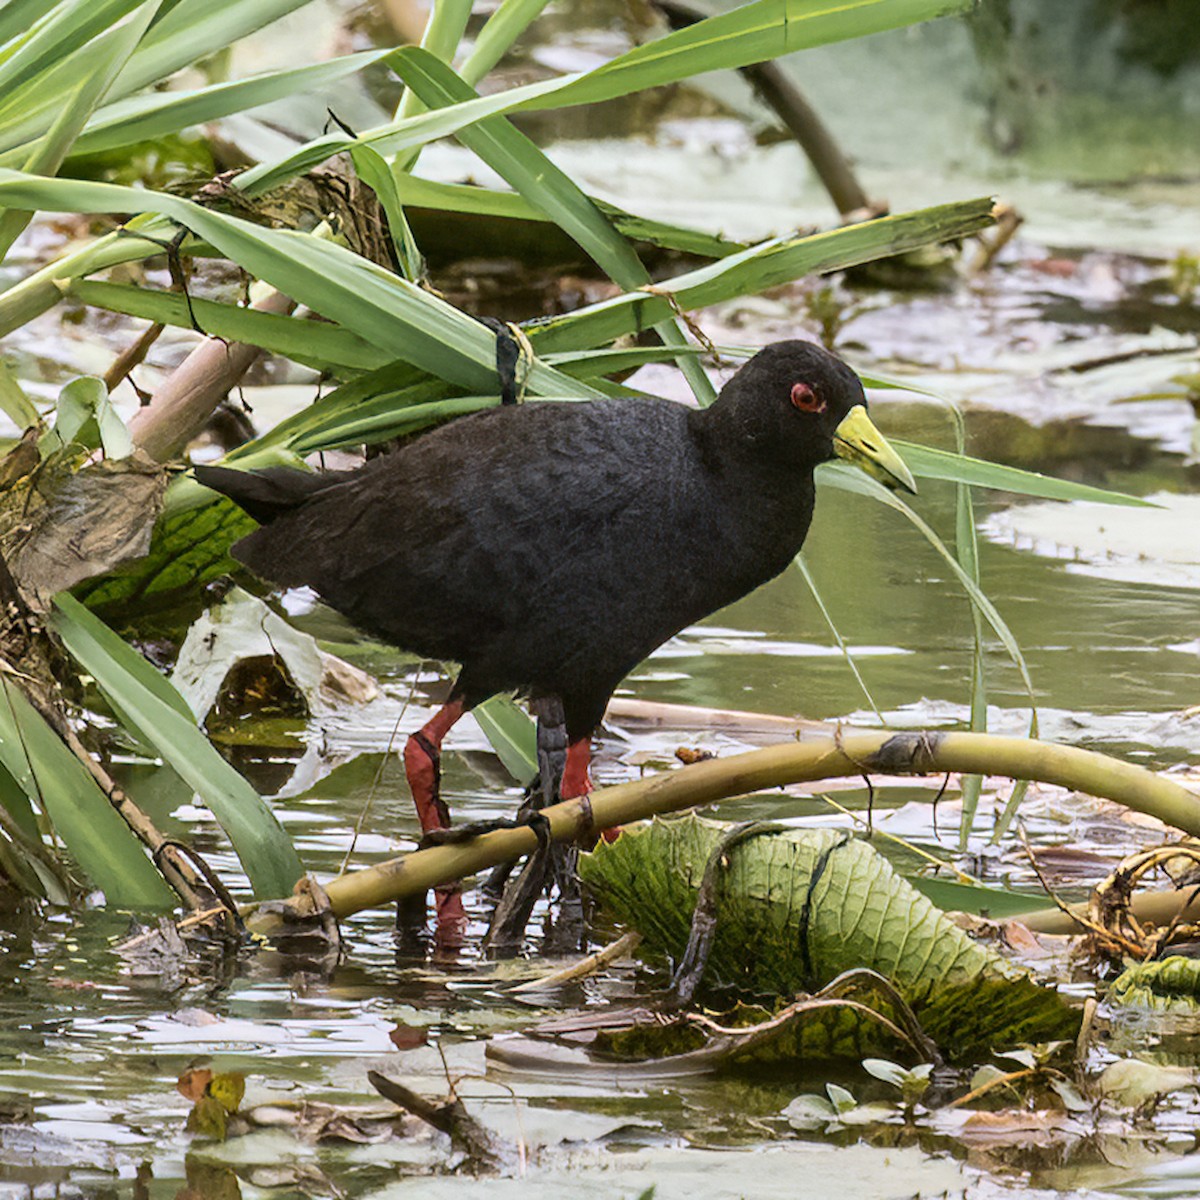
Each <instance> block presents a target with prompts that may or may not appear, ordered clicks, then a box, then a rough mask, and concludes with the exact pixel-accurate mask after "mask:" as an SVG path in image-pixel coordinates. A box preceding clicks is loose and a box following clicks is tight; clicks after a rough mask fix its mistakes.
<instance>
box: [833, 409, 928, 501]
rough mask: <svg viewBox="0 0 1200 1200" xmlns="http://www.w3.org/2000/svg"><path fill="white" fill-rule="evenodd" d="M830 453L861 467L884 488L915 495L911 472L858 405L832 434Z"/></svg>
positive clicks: (915, 487) (915, 490) (914, 482)
mask: <svg viewBox="0 0 1200 1200" xmlns="http://www.w3.org/2000/svg"><path fill="white" fill-rule="evenodd" d="M833 450H834V453H835V454H836V455H837V456H838V458H844V459H845V460H846V461H847V462H849V463H853V464H854V465H855V466H856V467H861V468H862V470H864V471H866V473H867V474H868V475H870V476H872V477H873V478H875V479H878V480H879V482H880V483H882V484H883V485H884V486H885V487H890V488H891V489H892V490H893V491H895V490H898V489H900V488H903V489H904V490H905V491H906V492H912V493H913V495H916V492H917V484H916V480H914V479H913V477H912V472H911V471H910V470H909V469H908V467H907V466H905V463H904V459H902V458H901V457H900V455H898V454H897V453H896V452H895V450H893V449H892V448H891V446H889V445H888V443H887V439H886V438H885V437H884V436H883V434H882V433H880V432H879V430H878V429H876V428H875V425H874V422H872V420H871V418H870V417H868V416H867V410H866V409H865V408H864V407H863V406H862V405H861V404H856V405H855V406H854V407H853V408H852V409H851V410H850V411H849V412H848V413H847V414H846V415H845V417H843V418H842V423H841V424H840V425H839V426H838V427H837V429H835V430H834V433H833Z"/></svg>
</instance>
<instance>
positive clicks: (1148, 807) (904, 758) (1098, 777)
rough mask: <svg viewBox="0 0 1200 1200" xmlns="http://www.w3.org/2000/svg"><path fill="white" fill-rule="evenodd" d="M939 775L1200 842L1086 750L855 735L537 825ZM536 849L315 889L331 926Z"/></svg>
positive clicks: (579, 823) (1173, 793)
mask: <svg viewBox="0 0 1200 1200" xmlns="http://www.w3.org/2000/svg"><path fill="white" fill-rule="evenodd" d="M947 771H954V772H961V773H963V774H972V775H1008V776H1010V777H1012V778H1014V779H1030V780H1037V781H1039V782H1042V783H1052V784H1057V785H1059V786H1062V787H1068V788H1072V789H1074V790H1077V791H1081V792H1085V793H1087V794H1088V795H1091V796H1101V797H1104V798H1106V799H1109V800H1115V801H1117V802H1118V803H1120V804H1124V805H1125V806H1126V807H1128V808H1132V809H1135V810H1136V811H1138V812H1144V813H1149V814H1150V815H1151V816H1155V817H1157V818H1158V819H1159V820H1161V821H1164V822H1166V823H1167V824H1169V825H1173V826H1175V827H1176V828H1178V829H1181V830H1183V831H1184V832H1185V833H1190V834H1192V835H1200V796H1196V795H1195V794H1193V793H1192V792H1189V791H1187V790H1186V789H1185V788H1182V787H1180V786H1179V785H1178V784H1177V783H1174V782H1172V781H1171V780H1169V779H1165V778H1162V777H1160V776H1158V775H1155V774H1154V773H1153V772H1151V771H1147V770H1146V769H1145V768H1143V767H1137V766H1134V765H1133V764H1131V763H1124V762H1120V761H1118V760H1117V759H1114V758H1109V757H1108V756H1107V755H1104V754H1097V753H1095V752H1094V751H1091V750H1080V749H1077V748H1075V747H1073V746H1060V745H1056V744H1054V743H1052V742H1038V741H1030V740H1027V739H1023V738H1007V737H993V736H990V735H988V734H979V733H901V734H895V733H890V732H878V733H855V734H853V735H852V736H846V737H840V736H834V737H821V738H814V739H812V740H811V741H807V742H798V743H788V744H785V745H779V746H770V747H768V748H766V749H764V750H754V751H751V752H749V753H747V754H738V755H734V756H732V757H730V758H720V759H708V760H706V761H704V762H699V763H695V764H693V765H692V766H688V767H683V768H681V769H680V770H678V771H668V772H664V773H662V774H659V775H654V776H651V777H649V778H647V779H640V780H635V781H634V782H632V783H622V784H618V785H617V786H615V787H608V788H601V789H600V790H599V791H596V792H593V793H592V794H591V795H590V796H583V797H580V798H578V799H575V800H565V801H563V802H562V803H560V804H555V805H552V806H551V807H549V808H547V809H544V810H543V814H542V815H543V816H544V817H545V818H546V819H547V820H548V821H549V823H550V831H551V836H552V837H553V838H554V839H555V840H556V841H576V840H589V839H590V838H592V837H593V836H594V835H595V831H596V830H598V829H607V828H610V827H611V826H614V825H625V824H628V823H630V822H632V821H641V820H645V819H647V818H649V817H652V816H655V815H656V814H661V813H670V812H678V811H680V810H681V809H685V808H693V807H695V806H697V805H705V804H713V803H715V802H716V801H718V800H725V799H728V798H730V797H733V796H744V795H746V794H747V793H749V792H756V791H762V790H763V789H765V788H774V787H782V786H785V785H786V784H790V783H803V782H810V781H813V780H817V779H828V778H832V777H836V776H841V775H863V774H873V773H887V774H893V775H895V774H904V775H925V774H938V775H941V774H945V773H946V772H947ZM537 844H538V840H537V836H536V835H535V834H534V832H533V830H532V829H530V828H529V827H528V826H519V827H517V828H515V829H500V830H495V831H493V832H491V833H485V834H482V835H481V836H479V837H476V838H472V839H471V840H470V841H467V842H462V843H459V844H457V845H445V846H435V847H432V848H431V849H428V850H417V851H415V852H413V853H412V854H406V855H403V856H402V857H400V858H394V859H391V860H389V861H388V862H384V863H380V864H378V865H377V866H374V867H369V868H367V869H366V870H362V871H354V872H351V873H349V874H346V875H340V876H338V877H337V878H335V879H331V880H329V881H328V883H326V884H325V891H326V893H327V895H328V897H329V901H330V905H331V907H332V910H333V913H334V914H335V916H337V917H339V918H342V917H348V916H350V915H351V914H353V913H356V912H360V911H361V910H362V909H365V908H373V907H375V906H377V905H381V904H388V903H391V902H393V901H395V900H398V899H401V898H402V897H404V896H414V895H421V894H423V893H424V892H426V891H428V890H429V889H430V888H431V887H434V886H436V885H438V884H444V883H450V882H452V881H453V880H456V879H463V878H465V877H466V876H468V875H474V874H476V873H477V872H479V871H482V870H486V869H487V868H488V867H493V866H496V865H497V864H498V863H502V862H507V861H509V860H511V859H515V858H519V857H520V856H521V855H524V854H530V853H532V852H533V851H534V850H536V849H537ZM247 925H248V926H249V927H250V928H251V929H252V930H254V931H256V932H261V933H265V934H269V933H270V932H271V928H272V926H273V919H272V918H270V917H269V916H267V915H266V914H256V913H254V912H253V911H251V912H250V913H249V914H248V920H247Z"/></svg>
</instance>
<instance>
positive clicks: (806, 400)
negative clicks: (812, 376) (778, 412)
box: [792, 383, 825, 413]
mask: <svg viewBox="0 0 1200 1200" xmlns="http://www.w3.org/2000/svg"><path fill="white" fill-rule="evenodd" d="M792 403H793V404H794V405H795V406H796V407H797V408H798V409H799V410H800V411H801V412H811V413H822V412H824V411H825V401H824V400H822V399H821V398H820V397H819V396H818V395H817V393H816V392H814V391H813V390H812V388H810V387H809V386H808V384H807V383H793V384H792Z"/></svg>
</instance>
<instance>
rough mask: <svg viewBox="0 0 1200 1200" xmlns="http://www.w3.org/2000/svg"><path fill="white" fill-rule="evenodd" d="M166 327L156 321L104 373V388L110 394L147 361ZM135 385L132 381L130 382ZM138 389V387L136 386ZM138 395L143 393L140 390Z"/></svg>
mask: <svg viewBox="0 0 1200 1200" xmlns="http://www.w3.org/2000/svg"><path fill="white" fill-rule="evenodd" d="M164 328H165V326H163V325H160V324H158V322H157V321H156V322H155V323H154V324H153V325H151V326H150V328H149V329H146V330H144V331H143V332H142V335H141V336H140V337H139V338H138V339H137V341H136V342H134V343H133V345H132V346H126V347H125V349H124V350H122V351H121V353H120V354H118V355H117V357H116V358H115V359H113V364H112V366H111V367H109V368H108V370H107V371H106V372H105V373H104V386H105V387H106V388H107V389H108V390H109V392H110V393H112V392H113V391H115V390H116V387H117V384H119V383H120V382H121V381H122V380H123V379H124V378H125V377H126V376H127V375H128V374H129V372H130V371H132V370H133V368H134V367H139V366H141V365H142V363H143V362H145V360H146V355H147V354H148V353H149V352H150V347H151V346H153V345H154V343H155V342H156V341H158V339H159V336H160V335H161V333H162V331H163V329H164ZM129 382H130V383H133V380H132V379H131V380H130V381H129ZM135 387H136V385H135ZM138 395H139V396H140V395H141V391H140V390H138Z"/></svg>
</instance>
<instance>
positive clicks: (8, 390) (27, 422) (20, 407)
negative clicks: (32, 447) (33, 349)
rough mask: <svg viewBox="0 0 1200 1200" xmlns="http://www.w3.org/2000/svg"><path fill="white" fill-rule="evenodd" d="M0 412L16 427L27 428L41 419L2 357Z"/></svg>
mask: <svg viewBox="0 0 1200 1200" xmlns="http://www.w3.org/2000/svg"><path fill="white" fill-rule="evenodd" d="M0 412H3V413H4V415H5V416H6V417H8V419H9V420H10V421H12V423H13V424H14V425H15V426H16V427H17V428H18V429H29V428H30V427H31V426H33V425H37V424H38V422H39V421H40V420H41V417H40V416H39V415H38V410H37V408H36V406H35V405H34V403H33V401H32V400H30V399H29V397H28V396H26V395H25V393H24V392H23V391H22V390H21V385H20V384H19V383H18V382H17V378H16V376H15V375H14V374H13V370H12V368H11V367H10V366H9V365H8V363H6V362H5V361H4V360H3V359H0Z"/></svg>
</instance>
